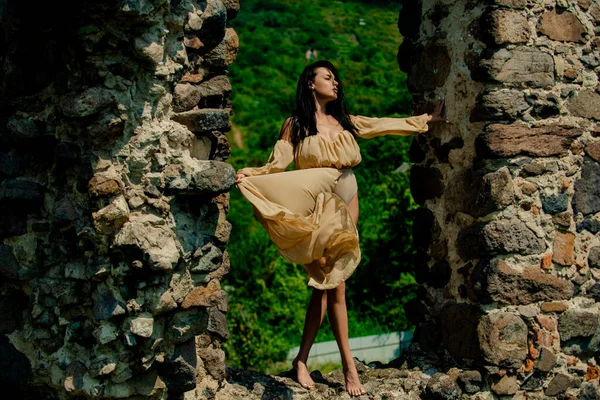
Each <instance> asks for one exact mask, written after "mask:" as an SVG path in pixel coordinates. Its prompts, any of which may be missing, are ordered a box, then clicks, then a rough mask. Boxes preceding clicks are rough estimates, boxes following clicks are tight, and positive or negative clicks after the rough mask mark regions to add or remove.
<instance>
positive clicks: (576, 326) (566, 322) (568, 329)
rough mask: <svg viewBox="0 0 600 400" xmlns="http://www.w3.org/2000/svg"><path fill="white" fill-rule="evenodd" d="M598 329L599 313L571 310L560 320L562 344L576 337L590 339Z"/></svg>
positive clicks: (559, 327)
mask: <svg viewBox="0 0 600 400" xmlns="http://www.w3.org/2000/svg"><path fill="white" fill-rule="evenodd" d="M597 328H598V312H594V311H590V310H583V309H576V308H571V309H569V310H567V311H565V312H564V313H562V314H561V316H560V317H559V319H558V333H559V334H560V340H561V342H566V341H568V340H570V339H573V338H576V337H589V336H592V335H594V334H595V333H596V329H597Z"/></svg>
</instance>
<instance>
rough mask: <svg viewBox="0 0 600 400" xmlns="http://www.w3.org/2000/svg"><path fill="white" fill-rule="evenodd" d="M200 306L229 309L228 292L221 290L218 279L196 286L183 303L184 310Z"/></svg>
mask: <svg viewBox="0 0 600 400" xmlns="http://www.w3.org/2000/svg"><path fill="white" fill-rule="evenodd" d="M198 306H203V307H209V306H216V307H218V308H219V309H221V310H222V311H227V294H226V293H225V292H224V291H223V290H221V285H219V282H218V281H216V280H212V281H210V282H209V283H208V285H207V286H198V287H196V288H194V290H192V291H191V292H190V293H189V294H188V295H187V296H186V297H185V299H184V300H183V303H181V308H183V309H184V310H185V309H187V308H190V307H198Z"/></svg>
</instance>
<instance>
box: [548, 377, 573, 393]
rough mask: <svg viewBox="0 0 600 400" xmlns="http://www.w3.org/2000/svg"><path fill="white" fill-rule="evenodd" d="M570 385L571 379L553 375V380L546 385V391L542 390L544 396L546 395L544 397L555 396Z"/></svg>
mask: <svg viewBox="0 0 600 400" xmlns="http://www.w3.org/2000/svg"><path fill="white" fill-rule="evenodd" d="M571 384H572V379H571V377H570V376H569V375H566V374H563V373H558V374H556V375H554V378H552V380H551V381H550V383H548V386H547V387H546V390H544V394H546V396H556V395H558V394H560V393H563V392H564V391H566V390H567V389H568V388H570V387H571Z"/></svg>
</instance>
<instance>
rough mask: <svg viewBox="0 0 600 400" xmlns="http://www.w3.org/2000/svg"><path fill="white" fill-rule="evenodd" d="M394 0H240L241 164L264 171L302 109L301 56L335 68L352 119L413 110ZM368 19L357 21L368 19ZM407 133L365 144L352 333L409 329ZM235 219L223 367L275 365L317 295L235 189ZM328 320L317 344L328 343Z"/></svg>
mask: <svg viewBox="0 0 600 400" xmlns="http://www.w3.org/2000/svg"><path fill="white" fill-rule="evenodd" d="M399 9H400V3H399V2H396V1H385V0H380V1H359V0H347V1H339V0H313V1H311V2H307V1H306V0H286V1H283V0H279V1H277V0H244V1H243V2H242V9H241V10H240V13H239V15H238V17H237V19H235V20H234V21H232V23H233V26H234V28H235V29H236V32H237V33H238V35H239V37H240V50H239V54H238V59H237V60H236V62H235V63H234V64H233V65H232V67H231V70H230V74H229V76H230V79H231V82H232V85H233V88H234V93H233V98H232V103H233V110H234V112H235V114H234V116H233V119H232V121H233V124H234V129H233V132H237V133H233V132H232V133H230V140H231V142H232V143H234V144H235V143H236V142H241V146H240V147H238V146H234V148H233V150H232V157H231V159H230V162H231V163H232V164H233V166H234V167H235V168H242V167H244V166H259V165H263V164H264V163H265V161H266V159H267V157H268V155H269V152H270V151H271V148H272V146H273V144H274V142H275V141H276V140H277V139H278V135H279V129H280V126H281V124H282V123H283V121H284V120H285V118H286V117H288V116H289V115H291V114H292V111H293V109H294V107H295V104H294V101H295V100H294V98H295V91H296V82H297V78H298V76H299V74H300V72H301V71H302V69H303V68H304V66H305V65H307V64H308V63H310V62H311V61H308V60H306V58H305V52H306V50H308V49H309V48H311V47H312V48H314V49H316V50H317V51H318V53H319V57H318V58H319V59H329V60H331V61H332V62H333V63H334V64H335V65H336V66H337V67H338V69H339V70H340V74H341V79H342V82H344V84H345V85H346V93H347V97H348V103H349V108H350V111H351V113H353V114H358V115H367V116H380V117H383V116H394V115H396V116H399V115H406V114H408V113H409V112H410V102H411V97H410V94H409V93H408V92H407V90H406V84H405V81H406V76H405V75H404V74H403V73H402V72H400V71H399V69H398V66H397V61H396V53H397V49H398V46H399V44H400V40H401V38H400V37H399V33H398V28H397V25H396V24H397V18H398V13H399ZM361 21H362V22H364V24H362V22H361ZM410 140H411V139H410V138H397V137H386V138H378V139H374V140H369V141H361V142H360V146H361V150H362V155H363V162H362V164H361V165H360V166H358V167H357V168H356V170H355V171H356V175H357V180H358V183H359V198H360V207H361V210H360V218H359V224H358V228H359V232H360V240H361V248H362V252H363V261H362V262H361V264H360V265H359V267H358V269H357V270H356V272H355V273H354V275H353V276H352V277H351V278H350V280H349V281H348V285H347V288H348V289H347V290H348V293H347V294H348V308H349V324H350V335H351V336H352V337H356V336H363V335H370V334H377V333H382V332H389V331H397V330H405V329H408V328H410V327H409V324H408V321H407V320H406V318H405V316H404V311H403V308H402V306H403V304H404V303H405V302H406V301H407V300H408V299H410V298H411V297H412V296H413V295H414V291H415V288H416V284H415V281H414V278H413V259H414V250H413V249H412V248H411V242H412V240H411V219H410V211H411V210H412V209H413V208H414V207H415V206H414V203H413V201H412V198H411V196H410V192H409V185H408V176H407V175H406V174H403V173H397V172H394V171H395V170H396V168H398V167H399V166H400V165H401V164H402V163H403V162H404V161H407V159H408V157H407V150H408V147H409V145H410ZM228 220H229V221H231V222H232V224H233V232H232V236H231V239H230V243H231V245H230V246H229V252H230V255H231V264H232V268H231V273H230V275H229V277H228V278H227V281H226V285H227V286H226V289H227V292H228V294H229V296H230V300H229V312H228V315H227V319H228V323H229V328H230V331H231V338H230V340H229V341H228V342H227V343H226V345H225V350H226V354H227V363H229V364H231V365H235V366H241V367H245V368H253V369H258V370H263V371H265V370H267V371H268V370H272V369H273V368H277V365H280V364H281V361H283V360H284V359H285V356H286V354H287V351H288V350H289V349H290V348H291V347H294V346H297V345H298V344H299V341H300V336H301V333H302V325H303V322H304V312H305V309H306V304H307V303H308V299H309V297H310V292H309V290H308V289H307V286H306V276H305V273H304V269H303V267H302V266H299V265H293V264H290V263H288V262H287V261H285V260H284V259H283V258H281V257H280V256H279V255H278V254H277V250H276V248H275V247H274V246H273V244H272V243H271V242H270V240H269V238H268V236H267V234H266V232H265V231H264V229H263V228H262V227H261V226H260V224H259V223H258V222H257V220H256V219H255V218H254V215H253V210H252V207H251V205H250V204H249V203H248V202H247V201H245V200H244V199H243V198H242V196H241V195H240V193H239V192H238V191H237V190H234V191H233V192H232V194H231V211H230V213H229V214H228ZM332 339H333V335H332V333H331V330H330V328H329V325H328V323H327V321H325V323H324V325H323V327H322V328H321V330H320V332H319V336H318V337H317V341H323V340H332Z"/></svg>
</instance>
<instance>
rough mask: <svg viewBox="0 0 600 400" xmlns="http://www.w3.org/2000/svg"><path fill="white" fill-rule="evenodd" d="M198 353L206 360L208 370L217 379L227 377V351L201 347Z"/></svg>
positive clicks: (205, 365) (220, 380)
mask: <svg viewBox="0 0 600 400" xmlns="http://www.w3.org/2000/svg"><path fill="white" fill-rule="evenodd" d="M198 355H199V356H200V358H201V359H202V361H203V362H204V368H205V369H206V371H207V372H208V373H209V374H210V375H211V376H212V377H213V378H215V379H216V380H217V381H219V382H222V381H223V380H224V379H225V376H226V371H225V353H224V352H223V350H221V349H213V348H199V349H198Z"/></svg>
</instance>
